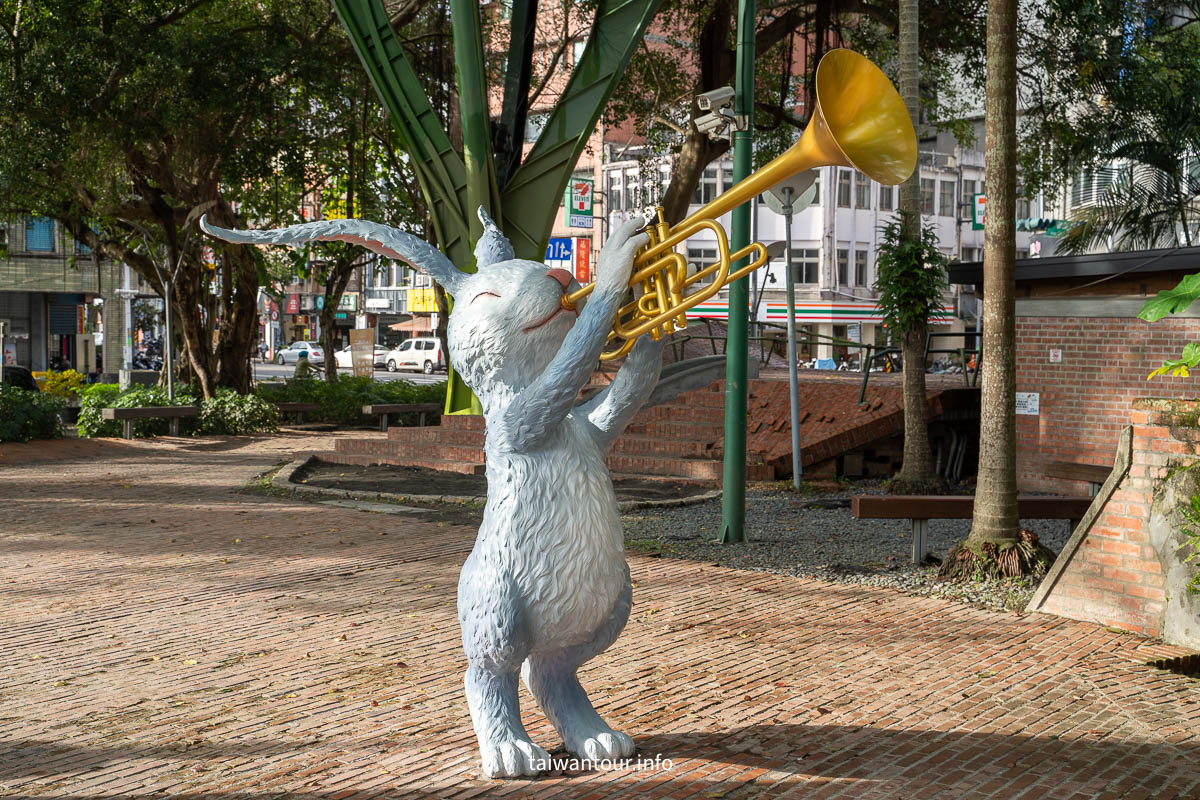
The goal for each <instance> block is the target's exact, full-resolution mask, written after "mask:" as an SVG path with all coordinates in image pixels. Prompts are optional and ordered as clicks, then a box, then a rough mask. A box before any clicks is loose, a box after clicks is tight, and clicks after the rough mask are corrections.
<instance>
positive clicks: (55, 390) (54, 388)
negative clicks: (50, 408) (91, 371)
mask: <svg viewBox="0 0 1200 800" xmlns="http://www.w3.org/2000/svg"><path fill="white" fill-rule="evenodd" d="M86 385H87V379H86V378H84V377H83V376H82V375H80V374H79V373H78V372H76V371H75V370H73V369H68V370H64V371H62V372H47V373H46V382H45V384H43V385H42V391H43V392H45V393H46V394H48V395H50V396H52V397H61V398H62V399H64V400H74V399H75V398H77V397H79V392H80V390H81V389H83V387H84V386H86Z"/></svg>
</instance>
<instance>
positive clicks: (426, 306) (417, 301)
mask: <svg viewBox="0 0 1200 800" xmlns="http://www.w3.org/2000/svg"><path fill="white" fill-rule="evenodd" d="M407 297H408V313H410V314H432V313H433V312H435V311H437V296H436V295H434V293H433V287H429V288H427V289H409V290H408V292H407Z"/></svg>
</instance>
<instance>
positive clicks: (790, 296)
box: [783, 186, 804, 489]
mask: <svg viewBox="0 0 1200 800" xmlns="http://www.w3.org/2000/svg"><path fill="white" fill-rule="evenodd" d="M783 200H784V202H783V212H784V213H783V221H784V234H783V263H784V264H785V265H786V267H785V269H786V270H787V315H788V322H787V337H788V338H787V354H788V402H789V404H790V405H791V411H792V487H793V488H795V489H799V488H800V481H801V479H802V478H803V477H804V475H803V469H804V467H803V465H802V464H801V463H800V455H801V454H800V387H799V385H798V384H799V380H800V376H799V375H797V374H796V369H797V367H796V276H795V275H793V274H792V208H793V204H794V202H795V201H794V200H793V199H792V187H791V186H784V187H783Z"/></svg>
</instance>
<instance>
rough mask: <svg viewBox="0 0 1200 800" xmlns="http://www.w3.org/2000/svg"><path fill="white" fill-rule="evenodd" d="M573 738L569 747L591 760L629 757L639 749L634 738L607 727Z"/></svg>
mask: <svg viewBox="0 0 1200 800" xmlns="http://www.w3.org/2000/svg"><path fill="white" fill-rule="evenodd" d="M571 738H572V741H569V742H567V743H566V745H567V749H568V750H570V751H571V752H572V753H575V754H576V755H578V756H581V757H583V758H586V759H588V760H589V761H602V760H605V759H615V758H628V757H629V756H632V755H633V754H634V751H636V750H637V745H635V744H634V743H633V739H631V738H630V737H629V736H626V735H625V734H623V733H619V732H617V731H614V730H611V729H609V728H607V727H605V728H604V729H603V730H597V731H593V732H590V733H585V734H582V735H580V736H573V737H571Z"/></svg>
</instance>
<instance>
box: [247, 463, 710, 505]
mask: <svg viewBox="0 0 1200 800" xmlns="http://www.w3.org/2000/svg"><path fill="white" fill-rule="evenodd" d="M314 460H317V459H316V457H315V456H305V457H304V458H300V459H296V460H295V461H292V462H291V463H289V464H287V465H285V466H284V467H283V468H282V469H280V470H279V471H278V472H276V473H275V475H274V477H272V478H271V487H272V488H274V489H282V490H284V491H287V492H293V493H295V494H300V495H308V496H310V497H336V498H343V499H347V500H383V501H390V502H401V503H460V504H463V505H467V504H481V503H485V502H487V497H486V496H484V497H472V496H470V495H462V494H395V493H393V492H361V491H355V490H352V489H327V488H324V487H320V486H305V485H304V484H302V483H296V482H294V481H293V480H292V476H294V475H295V474H296V472H298V471H299V470H300V469H302V468H303V467H305V466H307V465H308V463H309V462H310V461H314ZM720 496H721V490H720V489H716V490H714V491H711V492H705V493H704V494H698V495H693V496H691V497H679V498H669V499H666V500H623V501H621V502H620V503H617V508H618V509H619V510H621V511H637V510H640V509H646V508H678V507H680V506H691V505H696V504H699V503H703V502H706V501H708V500H715V499H717V498H718V497H720Z"/></svg>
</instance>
